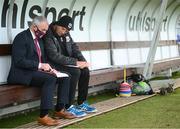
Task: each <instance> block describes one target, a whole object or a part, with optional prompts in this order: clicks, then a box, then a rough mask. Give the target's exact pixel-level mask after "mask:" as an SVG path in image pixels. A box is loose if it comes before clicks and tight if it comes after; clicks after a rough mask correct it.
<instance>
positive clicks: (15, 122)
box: [0, 91, 115, 128]
mask: <svg viewBox="0 0 180 129" xmlns="http://www.w3.org/2000/svg"><path fill="white" fill-rule="evenodd" d="M113 97H115V93H114V92H112V91H111V92H106V93H102V94H100V95H97V96H90V97H89V98H88V102H89V103H90V104H92V103H97V102H100V101H103V100H107V99H110V98H113ZM52 113H53V111H51V112H50V114H52ZM38 116H39V110H36V111H32V112H28V113H25V114H20V115H16V116H12V117H9V118H4V119H1V120H0V128H14V127H17V126H20V125H23V124H27V123H29V122H33V121H36V120H37V117H38Z"/></svg>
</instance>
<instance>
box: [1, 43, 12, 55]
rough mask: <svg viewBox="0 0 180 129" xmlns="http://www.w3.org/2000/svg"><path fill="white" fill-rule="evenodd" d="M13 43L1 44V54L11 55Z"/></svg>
mask: <svg viewBox="0 0 180 129" xmlns="http://www.w3.org/2000/svg"><path fill="white" fill-rule="evenodd" d="M11 48H12V44H0V56H7V55H11Z"/></svg>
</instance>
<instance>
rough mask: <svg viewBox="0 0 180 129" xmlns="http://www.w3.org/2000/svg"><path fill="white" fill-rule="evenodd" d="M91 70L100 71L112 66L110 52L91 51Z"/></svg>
mask: <svg viewBox="0 0 180 129" xmlns="http://www.w3.org/2000/svg"><path fill="white" fill-rule="evenodd" d="M90 63H91V68H92V69H100V68H106V67H109V66H110V56H109V50H97V51H91V62H90Z"/></svg>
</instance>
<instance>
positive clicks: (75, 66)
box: [65, 65, 79, 68]
mask: <svg viewBox="0 0 180 129" xmlns="http://www.w3.org/2000/svg"><path fill="white" fill-rule="evenodd" d="M65 66H67V67H74V68H79V67H78V66H77V65H65Z"/></svg>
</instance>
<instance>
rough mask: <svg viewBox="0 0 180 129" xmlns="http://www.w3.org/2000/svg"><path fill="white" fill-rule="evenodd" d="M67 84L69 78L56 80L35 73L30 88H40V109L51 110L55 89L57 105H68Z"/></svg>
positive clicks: (46, 74)
mask: <svg viewBox="0 0 180 129" xmlns="http://www.w3.org/2000/svg"><path fill="white" fill-rule="evenodd" d="M69 83H70V78H68V77H67V78H58V79H57V78H56V77H55V76H54V75H51V74H48V73H45V72H40V71H36V72H34V73H33V77H32V81H31V84H30V85H31V86H38V87H40V88H41V104H40V109H41V110H42V109H52V108H54V105H53V96H54V93H55V90H56V84H57V85H58V87H57V104H58V103H63V104H68V103H69V99H68V96H69Z"/></svg>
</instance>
